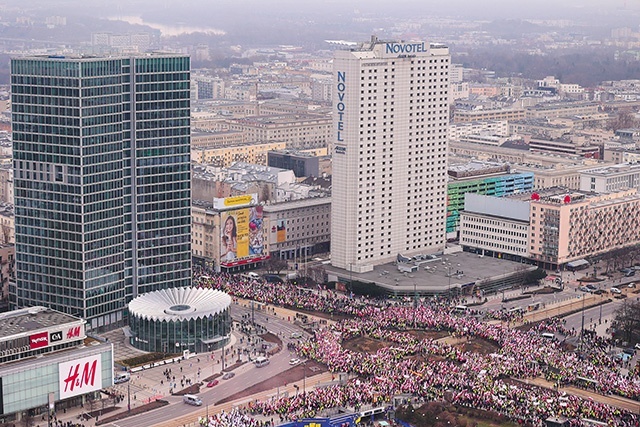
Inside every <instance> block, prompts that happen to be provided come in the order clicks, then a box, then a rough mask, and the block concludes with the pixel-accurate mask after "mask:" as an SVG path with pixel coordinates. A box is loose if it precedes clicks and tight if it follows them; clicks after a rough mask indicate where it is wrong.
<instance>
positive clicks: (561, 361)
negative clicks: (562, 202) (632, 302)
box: [197, 274, 640, 426]
mask: <svg viewBox="0 0 640 427" xmlns="http://www.w3.org/2000/svg"><path fill="white" fill-rule="evenodd" d="M197 283H198V284H199V285H200V286H206V287H212V288H216V289H220V290H223V291H225V292H228V293H229V294H231V295H233V296H236V297H242V298H249V299H253V300H256V301H260V302H264V303H270V304H276V305H281V306H284V307H290V308H295V309H302V310H309V311H322V312H326V313H333V314H340V315H348V316H350V318H348V319H347V320H343V321H341V322H339V323H337V324H336V325H334V326H331V327H326V328H323V329H320V330H319V331H317V332H316V335H315V339H314V340H309V341H306V342H302V343H301V344H299V345H298V348H297V350H298V352H299V353H300V355H301V356H303V357H307V358H310V359H314V360H317V361H319V362H321V363H324V364H326V365H327V366H328V367H329V369H330V370H331V371H334V372H351V373H356V374H357V375H358V379H356V380H352V381H349V382H348V383H346V384H344V385H334V386H331V387H326V388H322V389H317V390H313V391H307V392H306V393H300V394H298V395H297V396H293V397H282V398H280V399H277V400H270V401H264V402H252V403H251V404H250V409H251V410H252V411H255V412H257V413H260V414H264V415H274V414H275V415H279V416H280V417H281V419H287V418H289V419H290V418H299V417H309V416H314V415H316V414H318V413H319V412H321V411H322V410H324V409H328V408H332V407H335V406H351V407H356V408H358V407H360V406H363V405H369V404H382V403H383V402H385V401H389V399H390V398H391V397H392V396H393V395H396V394H399V393H411V394H413V395H415V396H419V397H420V398H423V399H425V400H442V399H445V398H447V399H448V400H450V401H451V402H452V403H454V404H459V405H466V406H471V407H475V408H480V409H487V410H493V411H497V412H499V413H502V414H505V415H506V416H508V417H510V418H512V419H516V420H518V421H521V422H528V423H530V424H531V425H541V423H542V420H544V419H546V418H547V417H548V416H552V415H556V416H557V415H562V416H566V417H568V418H570V419H572V420H573V421H572V423H573V424H572V425H576V426H578V425H582V424H581V421H580V419H581V418H593V419H597V420H600V421H604V422H607V423H608V424H609V425H611V426H614V425H615V426H637V425H638V419H637V417H636V416H635V415H633V414H630V413H628V412H626V411H622V410H619V409H617V408H614V407H612V406H609V405H604V404H601V403H598V402H595V401H593V400H585V399H580V398H578V397H575V396H562V395H561V394H560V393H558V392H557V391H555V390H552V389H545V388H540V387H534V386H532V385H528V384H527V383H526V382H527V381H528V380H529V379H532V378H536V377H539V376H541V375H545V376H546V378H547V379H548V380H552V381H554V382H556V383H557V384H558V385H566V384H577V385H578V384H582V383H583V382H584V381H585V380H588V382H589V384H592V385H594V388H595V391H596V392H598V393H602V394H618V395H621V396H625V397H629V398H632V399H636V400H639V399H640V380H638V377H635V378H634V377H632V376H623V375H621V373H620V367H619V366H617V365H616V364H615V362H613V361H611V358H610V357H608V356H606V352H603V351H600V350H598V348H599V347H601V345H603V343H599V342H597V340H596V339H595V338H594V340H596V344H597V345H592V344H593V343H590V348H595V349H596V350H593V351H590V352H586V353H583V354H586V356H580V355H577V354H576V353H571V352H566V351H563V350H562V349H561V348H560V345H559V344H558V343H557V342H556V341H552V340H547V339H545V338H542V337H541V336H540V331H543V330H544V331H552V332H557V333H560V334H563V335H571V334H572V331H568V330H566V329H565V328H564V326H563V324H562V323H561V322H559V321H557V320H552V321H550V322H546V323H543V324H541V325H539V326H538V327H536V328H532V329H530V330H529V331H527V332H522V331H519V330H517V329H512V328H509V327H506V326H504V325H502V324H498V322H481V321H479V320H478V319H476V318H475V317H472V316H468V315H466V316H461V315H459V314H457V313H455V310H451V309H450V308H449V306H448V305H447V304H446V303H445V302H443V301H437V300H429V301H424V302H423V304H420V305H418V306H417V307H414V306H413V305H412V304H411V303H408V304H407V302H406V301H383V300H376V301H368V300H366V299H363V298H354V297H353V296H346V295H342V294H339V293H335V292H322V293H320V292H312V291H311V292H310V291H308V290H300V289H298V288H296V287H293V286H291V285H288V284H273V283H269V284H265V283H263V282H262V281H260V280H247V279H246V278H241V277H237V276H232V275H226V274H219V275H215V276H208V277H207V278H206V279H204V280H199V281H197ZM513 316H517V314H511V313H509V314H506V315H505V316H501V315H500V314H499V313H492V314H491V317H492V318H494V319H500V320H503V321H507V322H510V321H515V320H518V319H517V318H513ZM501 323H502V322H501ZM410 329H419V330H423V329H426V330H442V331H448V332H449V333H450V334H451V335H452V337H454V338H459V339H461V340H465V339H472V338H482V339H484V340H487V341H489V342H493V343H495V345H496V346H497V348H499V350H497V351H496V352H494V353H491V354H488V355H483V354H479V353H474V352H465V351H462V350H461V349H460V346H452V345H446V344H442V343H441V342H436V341H434V340H431V339H419V338H417V337H416V335H415V334H412V333H409V332H408V330H410ZM357 336H368V337H370V338H374V339H379V340H382V341H385V342H389V343H392V345H390V346H389V347H385V348H382V349H380V350H378V351H377V352H376V353H375V354H366V353H364V354H363V353H358V352H353V351H350V350H347V349H345V348H344V347H343V346H342V342H343V341H345V340H348V339H351V338H354V337H357ZM605 344H606V343H605ZM510 378H517V379H521V380H524V381H525V382H517V383H516V382H513V381H511V380H510Z"/></svg>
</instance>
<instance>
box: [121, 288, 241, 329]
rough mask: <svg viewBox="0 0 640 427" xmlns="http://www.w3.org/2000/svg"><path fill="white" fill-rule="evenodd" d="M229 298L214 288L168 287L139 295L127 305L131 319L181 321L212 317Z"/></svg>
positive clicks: (224, 305)
mask: <svg viewBox="0 0 640 427" xmlns="http://www.w3.org/2000/svg"><path fill="white" fill-rule="evenodd" d="M230 305H231V297H230V296H229V295H227V294H225V293H224V292H222V291H218V290H216V289H202V288H169V289H161V290H159V291H154V292H149V293H147V294H143V295H140V296H139V297H137V298H135V299H134V300H133V301H131V302H130V303H129V312H130V313H131V315H132V316H135V317H142V318H143V319H149V320H155V321H163V320H166V321H167V322H171V321H177V322H180V321H183V320H191V319H198V318H203V317H208V316H215V315H217V314H219V313H222V312H223V311H224V310H226V309H228V308H229V306H230Z"/></svg>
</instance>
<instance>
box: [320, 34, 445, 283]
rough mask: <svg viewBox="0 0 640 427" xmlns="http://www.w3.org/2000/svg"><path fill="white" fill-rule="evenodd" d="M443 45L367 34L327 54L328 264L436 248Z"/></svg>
mask: <svg viewBox="0 0 640 427" xmlns="http://www.w3.org/2000/svg"><path fill="white" fill-rule="evenodd" d="M449 66H450V56H449V49H448V48H447V47H446V46H443V45H434V44H431V45H429V43H427V42H404V41H400V42H382V41H378V40H377V38H375V37H372V39H371V41H370V42H367V43H363V44H361V45H359V46H358V47H355V48H351V49H350V50H342V51H337V52H336V54H335V56H334V91H333V100H334V106H333V108H334V111H333V120H334V131H335V134H334V140H333V145H334V148H333V182H332V208H331V262H332V264H333V266H335V267H338V268H343V269H348V270H351V271H355V272H366V271H371V270H372V269H373V267H374V266H375V265H379V264H383V263H386V262H389V261H391V260H394V259H396V256H397V255H398V254H399V253H402V254H406V255H411V254H418V253H428V252H430V251H431V252H435V251H438V250H442V249H443V248H444V245H445V233H444V230H445V207H446V185H447V179H446V175H447V136H448V130H447V127H448V121H449V119H448V117H449V105H448V91H449Z"/></svg>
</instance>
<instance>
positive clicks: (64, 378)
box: [58, 354, 102, 400]
mask: <svg viewBox="0 0 640 427" xmlns="http://www.w3.org/2000/svg"><path fill="white" fill-rule="evenodd" d="M58 386H59V390H60V400H62V399H66V398H68V397H73V396H78V395H80V394H85V393H89V392H91V391H97V390H100V389H101V388H102V363H101V355H100V354H96V355H94V356H88V357H83V358H82V359H76V360H72V361H69V362H63V363H60V364H58Z"/></svg>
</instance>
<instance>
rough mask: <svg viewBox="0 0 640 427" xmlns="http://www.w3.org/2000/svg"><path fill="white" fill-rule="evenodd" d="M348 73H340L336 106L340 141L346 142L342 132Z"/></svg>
mask: <svg viewBox="0 0 640 427" xmlns="http://www.w3.org/2000/svg"><path fill="white" fill-rule="evenodd" d="M346 88H347V86H346V73H345V72H344V71H338V86H337V89H338V92H337V93H338V103H337V104H336V109H337V110H338V138H337V140H338V141H344V138H343V137H342V131H343V130H344V110H345V108H346V107H345V104H344V96H345V90H346Z"/></svg>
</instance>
